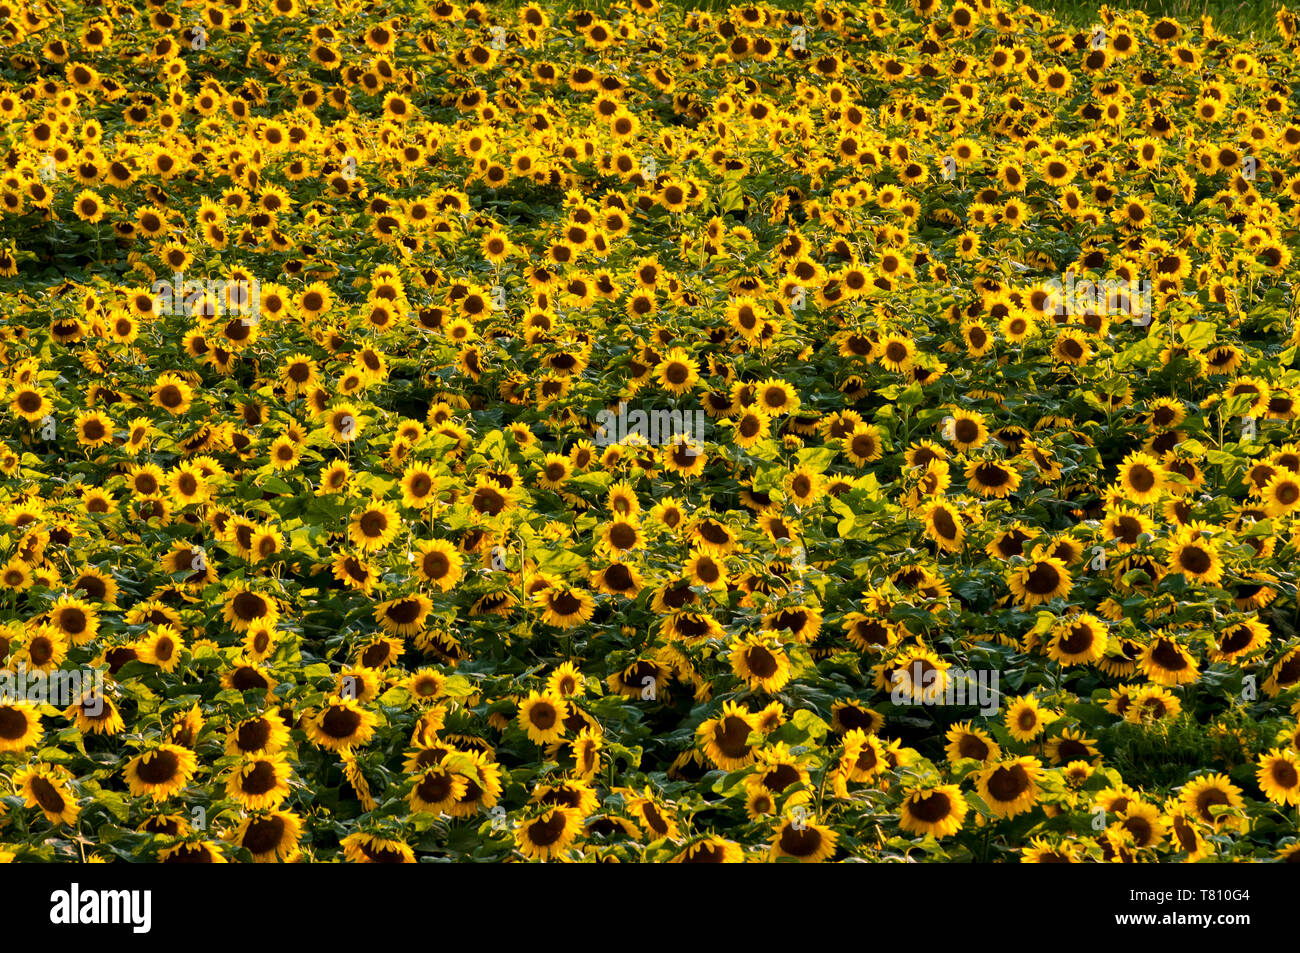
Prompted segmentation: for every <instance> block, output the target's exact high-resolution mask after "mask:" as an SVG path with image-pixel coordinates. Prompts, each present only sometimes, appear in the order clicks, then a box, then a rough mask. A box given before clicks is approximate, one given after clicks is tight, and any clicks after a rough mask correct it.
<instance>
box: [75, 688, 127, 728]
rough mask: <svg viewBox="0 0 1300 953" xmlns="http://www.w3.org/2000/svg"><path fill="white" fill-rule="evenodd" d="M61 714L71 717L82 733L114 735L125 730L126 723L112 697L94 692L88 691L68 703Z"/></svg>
mask: <svg viewBox="0 0 1300 953" xmlns="http://www.w3.org/2000/svg"><path fill="white" fill-rule="evenodd" d="M63 716H64V717H65V718H70V719H72V720H73V721H74V722H75V723H76V727H77V730H78V731H80V732H82V733H83V734H93V735H115V734H117V733H118V732H121V731H125V730H126V723H125V722H124V721H123V720H122V715H121V713H120V712H119V711H118V710H117V706H116V705H114V704H113V701H112V699H109V698H105V697H104V696H103V695H102V694H98V693H95V692H88V693H86V694H85V695H83V696H82V697H81V698H80V699H78V700H77V701H76V702H75V703H73V704H72V705H69V706H68V708H67V709H66V710H65V711H64V712H63Z"/></svg>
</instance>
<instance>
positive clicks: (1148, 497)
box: [1118, 453, 1165, 503]
mask: <svg viewBox="0 0 1300 953" xmlns="http://www.w3.org/2000/svg"><path fill="white" fill-rule="evenodd" d="M1118 483H1119V487H1120V490H1121V492H1123V494H1124V496H1125V497H1126V498H1127V499H1128V500H1129V501H1130V502H1133V503H1151V502H1153V501H1155V500H1157V499H1159V498H1160V494H1161V492H1162V490H1163V489H1164V485H1165V472H1164V468H1163V467H1161V465H1160V461H1158V460H1157V459H1156V458H1155V457H1152V456H1150V455H1148V454H1145V453H1131V454H1129V455H1128V456H1127V457H1125V458H1124V462H1123V463H1122V464H1121V465H1120V468H1119V477H1118Z"/></svg>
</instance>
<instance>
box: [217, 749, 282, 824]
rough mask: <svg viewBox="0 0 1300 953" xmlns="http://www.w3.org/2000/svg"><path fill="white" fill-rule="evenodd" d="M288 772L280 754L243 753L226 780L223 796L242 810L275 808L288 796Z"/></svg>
mask: <svg viewBox="0 0 1300 953" xmlns="http://www.w3.org/2000/svg"><path fill="white" fill-rule="evenodd" d="M291 774H292V772H291V770H290V768H289V763H288V762H287V761H286V760H285V759H284V758H283V756H281V755H245V756H244V757H243V758H242V759H241V760H240V762H239V763H238V764H236V765H235V766H234V768H233V769H232V770H231V772H230V775H229V777H228V778H227V780H226V796H227V797H230V798H233V799H234V800H236V801H238V802H239V804H240V805H241V806H242V807H243V808H244V809H245V810H249V811H263V810H274V809H275V808H277V807H279V806H280V803H281V802H282V801H283V800H284V799H285V798H287V797H288V796H289V777H290V775H291Z"/></svg>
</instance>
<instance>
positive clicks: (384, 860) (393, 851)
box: [340, 831, 415, 864]
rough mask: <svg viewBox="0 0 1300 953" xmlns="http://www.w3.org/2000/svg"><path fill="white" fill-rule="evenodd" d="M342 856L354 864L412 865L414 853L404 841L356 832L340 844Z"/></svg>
mask: <svg viewBox="0 0 1300 953" xmlns="http://www.w3.org/2000/svg"><path fill="white" fill-rule="evenodd" d="M340 843H341V844H342V846H343V856H344V857H345V858H346V859H347V860H348V861H350V862H351V863H354V864H413V863H415V851H413V850H411V848H410V845H408V844H407V843H406V842H405V841H402V840H397V839H395V838H390V837H380V836H379V835H377V834H368V833H365V832H364V831H357V832H356V833H353V834H349V835H348V836H347V837H345V838H343V840H342V841H341V842H340Z"/></svg>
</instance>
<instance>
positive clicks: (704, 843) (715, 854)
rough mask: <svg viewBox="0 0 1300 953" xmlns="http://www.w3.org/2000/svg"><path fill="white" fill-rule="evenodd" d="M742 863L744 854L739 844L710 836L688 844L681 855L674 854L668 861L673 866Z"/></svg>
mask: <svg viewBox="0 0 1300 953" xmlns="http://www.w3.org/2000/svg"><path fill="white" fill-rule="evenodd" d="M744 862H745V852H744V850H743V849H742V848H741V847H740V845H739V844H736V843H735V842H734V841H729V840H725V839H723V838H721V837H718V836H716V835H712V834H711V835H707V836H705V837H704V838H703V839H702V840H697V841H695V842H694V843H692V844H688V845H687V846H686V847H685V848H684V849H683V850H682V852H681V853H679V854H676V855H675V856H674V857H673V858H672V860H670V861H669V863H673V864H743V863H744Z"/></svg>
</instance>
